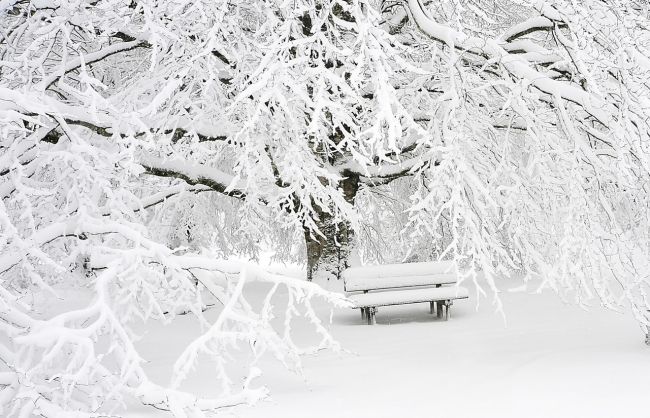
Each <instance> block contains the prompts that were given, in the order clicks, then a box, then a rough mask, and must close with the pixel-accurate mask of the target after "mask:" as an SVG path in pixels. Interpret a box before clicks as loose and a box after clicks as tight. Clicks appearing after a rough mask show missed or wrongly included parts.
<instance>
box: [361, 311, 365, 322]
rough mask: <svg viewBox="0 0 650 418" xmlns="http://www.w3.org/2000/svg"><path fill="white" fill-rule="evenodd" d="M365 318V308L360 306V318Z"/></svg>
mask: <svg viewBox="0 0 650 418" xmlns="http://www.w3.org/2000/svg"><path fill="white" fill-rule="evenodd" d="M365 319H366V308H361V320H362V321H363V320H365Z"/></svg>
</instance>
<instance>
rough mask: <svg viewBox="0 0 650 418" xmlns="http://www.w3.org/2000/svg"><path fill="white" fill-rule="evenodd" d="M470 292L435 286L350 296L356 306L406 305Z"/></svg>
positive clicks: (461, 297) (455, 297)
mask: <svg viewBox="0 0 650 418" xmlns="http://www.w3.org/2000/svg"><path fill="white" fill-rule="evenodd" d="M468 297H469V292H468V291H467V289H466V288H464V287H460V286H450V287H434V288H426V289H400V290H393V291H390V290H389V291H383V292H373V293H360V294H357V295H351V296H348V299H349V300H351V301H352V302H353V303H354V304H355V305H356V306H355V308H368V307H377V306H390V305H404V304H408V303H419V302H436V301H443V300H453V299H467V298H468Z"/></svg>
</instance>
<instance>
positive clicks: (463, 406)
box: [130, 282, 650, 418]
mask: <svg viewBox="0 0 650 418" xmlns="http://www.w3.org/2000/svg"><path fill="white" fill-rule="evenodd" d="M334 286H336V285H334ZM515 286H517V283H514V282H512V283H505V284H504V285H503V287H504V290H505V291H504V292H503V293H502V295H501V298H502V300H503V302H504V305H505V309H506V314H507V324H506V323H504V320H503V318H502V317H501V316H500V315H497V314H495V313H494V309H493V307H492V306H491V305H490V304H489V303H487V302H485V301H483V303H482V304H481V305H480V306H479V308H478V310H477V308H476V301H475V300H473V299H470V300H469V301H467V300H466V301H459V302H457V303H456V304H455V305H454V307H453V310H452V319H451V320H450V321H449V322H444V321H442V320H438V319H436V318H435V317H434V316H433V315H430V314H429V313H428V304H417V305H408V306H401V307H386V308H381V309H380V310H379V313H378V315H377V322H378V323H377V325H375V326H368V325H364V324H363V322H362V321H361V319H360V314H359V311H358V310H345V309H344V310H337V311H335V312H334V316H333V324H332V332H333V333H334V335H335V336H336V337H337V338H338V340H339V341H340V342H341V344H342V345H343V347H344V348H345V349H346V350H349V353H342V354H335V353H331V352H321V353H319V354H318V355H315V356H310V357H306V358H305V359H304V364H303V366H304V376H303V377H301V376H298V375H295V374H292V373H290V372H288V371H286V370H284V369H283V368H282V367H281V366H279V365H277V364H275V363H274V362H273V361H271V360H270V359H269V360H268V361H264V362H263V364H262V368H263V369H264V376H263V377H262V378H260V380H259V383H263V384H266V385H268V386H269V388H270V390H271V398H270V399H269V400H268V401H265V402H262V403H260V404H258V405H256V406H254V407H237V408H235V409H233V410H230V411H227V412H225V413H224V415H225V416H231V417H241V418H256V417H260V418H261V417H264V418H272V417H278V418H290V417H296V418H304V417H311V418H317V417H323V418H325V417H327V418H335V417H336V418H339V417H355V418H363V417H374V418H380V417H425V416H434V415H435V416H445V417H477V418H478V417H481V418H488V417H500V418H507V417H517V418H520V417H527V418H532V417H555V418H558V417H566V418H578V417H584V418H596V417H607V418H611V417H626V418H635V417H648V416H650V405H648V394H649V393H650V348H648V347H646V346H645V345H643V343H642V335H641V333H640V331H639V329H638V327H637V325H636V323H635V322H634V320H633V319H632V318H631V317H630V316H627V315H622V314H617V313H614V312H611V311H606V310H604V309H601V308H598V307H595V308H592V309H590V310H589V311H588V312H585V311H584V310H582V309H580V308H578V307H576V306H573V305H566V304H564V303H563V302H561V301H560V300H559V299H558V298H557V297H556V296H554V295H553V294H551V293H550V292H548V293H542V294H531V291H517V292H508V291H507V288H508V287H510V288H512V287H515ZM253 290H254V291H255V289H253ZM258 290H259V291H260V293H262V290H263V289H261V288H260V289H258ZM519 290H521V289H519ZM326 313H327V310H326V309H325V307H323V315H324V316H325V315H326ZM190 321H191V318H189V317H187V318H182V319H180V320H178V321H176V323H174V324H172V325H171V327H172V329H171V330H170V329H169V327H167V330H166V331H164V332H163V331H162V330H152V331H151V332H150V333H149V334H148V335H147V337H146V338H145V339H144V340H143V342H142V344H143V347H142V348H143V349H144V351H145V354H146V353H148V354H149V358H150V360H151V364H150V368H151V370H152V372H153V376H155V377H159V378H160V379H165V378H166V376H167V372H166V371H163V370H166V369H168V367H169V366H170V364H171V363H172V362H173V360H174V359H175V355H177V353H178V350H180V347H181V346H182V341H183V340H184V339H185V334H187V333H190V332H191V330H193V329H195V327H194V326H193V325H192V324H191V322H190ZM170 332H171V334H170ZM298 332H300V330H299V331H298ZM170 335H173V336H174V338H171V339H170V338H169V336H170ZM163 366H164V367H163ZM158 369H160V372H157V370H158ZM156 373H158V375H156ZM209 376H210V371H209V369H207V370H199V371H198V373H197V376H195V377H194V379H193V380H192V381H190V382H189V383H188V385H189V388H191V389H193V390H196V391H197V392H201V393H206V394H208V393H209V388H210V377H209ZM130 412H131V414H130V416H131V417H134V418H135V417H154V416H156V417H157V416H165V414H164V413H162V412H158V411H155V410H153V411H152V410H148V409H143V407H135V408H133V409H131V411H130Z"/></svg>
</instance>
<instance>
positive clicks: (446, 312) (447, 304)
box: [445, 300, 454, 321]
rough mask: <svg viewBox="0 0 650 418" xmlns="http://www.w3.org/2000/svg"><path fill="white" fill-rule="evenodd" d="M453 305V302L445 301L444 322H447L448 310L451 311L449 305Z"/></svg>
mask: <svg viewBox="0 0 650 418" xmlns="http://www.w3.org/2000/svg"><path fill="white" fill-rule="evenodd" d="M453 304H454V301H453V300H446V301H445V321H448V320H449V310H450V309H451V305H453Z"/></svg>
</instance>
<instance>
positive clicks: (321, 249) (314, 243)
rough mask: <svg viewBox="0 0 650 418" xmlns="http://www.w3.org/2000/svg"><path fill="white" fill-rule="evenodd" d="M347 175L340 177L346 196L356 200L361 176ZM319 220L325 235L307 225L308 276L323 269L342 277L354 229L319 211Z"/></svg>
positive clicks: (308, 277)
mask: <svg viewBox="0 0 650 418" xmlns="http://www.w3.org/2000/svg"><path fill="white" fill-rule="evenodd" d="M346 175H347V176H346V178H345V179H344V180H343V181H341V187H342V189H343V193H344V195H345V199H346V200H347V201H348V203H350V204H352V205H353V204H354V199H355V197H356V195H357V191H358V190H359V176H357V175H355V174H352V173H346ZM318 215H319V219H317V220H316V223H317V225H318V228H319V229H320V231H321V233H322V234H323V235H324V236H320V235H316V234H315V233H313V232H311V231H309V230H308V229H305V231H304V233H305V244H306V246H307V280H312V279H313V278H314V275H315V274H316V272H319V271H321V272H323V273H325V274H327V275H328V278H329V277H336V278H337V279H339V278H341V272H343V270H345V269H346V268H347V267H348V266H349V263H348V258H349V256H350V251H351V243H352V240H353V238H354V231H353V230H352V228H351V227H350V224H349V222H337V221H335V220H334V219H333V217H332V216H331V215H330V214H328V213H325V212H323V211H319V214H318Z"/></svg>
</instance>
